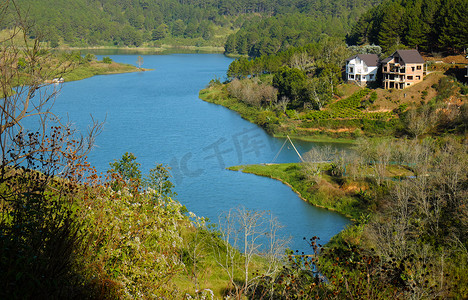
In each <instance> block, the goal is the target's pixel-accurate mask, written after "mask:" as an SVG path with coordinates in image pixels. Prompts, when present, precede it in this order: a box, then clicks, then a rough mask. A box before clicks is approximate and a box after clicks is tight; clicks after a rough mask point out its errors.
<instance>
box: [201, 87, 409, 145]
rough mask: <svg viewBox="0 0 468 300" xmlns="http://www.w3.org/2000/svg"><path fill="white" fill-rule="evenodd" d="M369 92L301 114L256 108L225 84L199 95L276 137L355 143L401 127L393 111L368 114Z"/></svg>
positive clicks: (268, 108) (370, 112)
mask: <svg viewBox="0 0 468 300" xmlns="http://www.w3.org/2000/svg"><path fill="white" fill-rule="evenodd" d="M369 93H370V92H369V90H358V91H357V92H356V91H355V90H352V91H351V92H350V94H349V95H344V96H343V97H342V98H341V99H339V100H337V101H335V102H333V103H332V104H330V105H329V107H326V108H325V109H323V110H319V111H317V110H310V111H304V112H298V111H294V110H286V111H283V110H281V109H278V108H275V107H273V106H271V107H256V106H252V105H249V104H247V103H245V102H243V101H239V100H238V99H235V98H233V97H231V96H229V93H228V91H227V86H226V85H224V84H215V85H212V86H210V87H208V88H206V89H204V90H201V91H200V94H199V97H200V98H201V99H202V100H203V101H206V102H210V103H214V104H218V105H222V106H224V107H226V108H229V109H231V110H234V111H236V112H237V113H239V114H240V115H241V117H242V118H244V119H246V120H248V121H250V122H252V123H255V124H257V125H259V126H261V127H262V128H263V129H265V130H266V131H267V132H268V133H270V134H272V135H274V136H278V137H281V136H286V135H289V136H290V137H295V138H301V139H304V140H307V141H318V142H345V143H352V142H353V140H355V139H356V138H359V137H361V136H368V137H375V136H388V135H393V134H394V133H395V131H396V130H397V129H398V128H399V126H400V123H401V122H400V120H399V118H398V116H397V115H396V114H394V113H393V112H390V111H385V112H381V111H376V112H373V111H369V112H368V111H366V110H364V109H362V108H360V103H361V101H364V100H365V99H366V98H367V97H370V96H369Z"/></svg>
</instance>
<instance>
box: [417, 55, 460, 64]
mask: <svg viewBox="0 0 468 300" xmlns="http://www.w3.org/2000/svg"><path fill="white" fill-rule="evenodd" d="M423 58H424V60H425V61H434V62H444V63H446V64H468V59H467V58H466V56H465V55H450V56H445V57H434V56H428V55H423Z"/></svg>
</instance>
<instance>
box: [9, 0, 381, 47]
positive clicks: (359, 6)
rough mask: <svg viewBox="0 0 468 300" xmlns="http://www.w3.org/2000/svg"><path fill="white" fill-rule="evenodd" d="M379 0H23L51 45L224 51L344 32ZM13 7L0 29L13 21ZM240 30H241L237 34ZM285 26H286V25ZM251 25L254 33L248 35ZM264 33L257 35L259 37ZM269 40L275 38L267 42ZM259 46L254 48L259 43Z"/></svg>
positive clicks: (34, 32)
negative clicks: (180, 43) (178, 43)
mask: <svg viewBox="0 0 468 300" xmlns="http://www.w3.org/2000/svg"><path fill="white" fill-rule="evenodd" d="M380 2H381V1H380V0H372V1H363V0H352V1H351V0H350V1H344V0H333V1H324V0H314V1H307V2H306V1H301V0H288V1H279V0H255V1H246V0H240V1H233V0H221V1H214V0H203V1H202V0H162V1H156V0H144V1H140V0H138V1H137V0H76V1H73V2H70V1H63V0H43V1H33V0H19V1H17V5H18V6H19V7H20V10H21V11H22V13H23V14H24V15H25V16H27V18H28V19H29V20H30V21H31V24H32V25H34V26H32V28H31V30H30V32H29V34H30V35H31V37H35V36H38V35H40V36H44V37H45V40H46V41H48V42H50V45H51V46H53V47H54V46H58V45H62V44H68V45H71V46H95V45H100V46H137V47H138V46H142V45H143V44H146V45H150V46H152V45H158V43H162V42H166V44H171V43H172V44H174V43H175V42H174V41H175V40H185V41H189V40H191V41H192V43H194V44H196V45H209V46H224V44H225V42H226V38H227V37H228V36H229V35H231V37H230V40H229V42H230V43H232V42H233V41H234V40H235V41H236V43H237V44H236V45H235V47H232V46H229V45H226V46H228V47H230V48H229V49H227V51H226V52H227V53H233V54H236V53H239V54H250V52H252V53H253V51H257V54H258V53H260V52H262V53H263V52H265V50H262V48H264V47H265V45H268V46H269V47H270V48H271V47H273V46H271V45H270V44H272V45H274V47H273V48H274V49H275V50H277V49H279V48H280V47H281V46H282V47H283V48H284V47H287V46H288V45H289V44H291V45H296V46H299V45H303V44H305V43H308V42H310V41H311V40H316V39H318V38H319V36H320V34H322V33H325V34H327V35H334V36H340V37H344V36H345V35H346V33H347V32H349V31H350V29H351V26H352V25H353V24H354V23H355V22H356V21H357V20H358V18H359V17H360V15H361V14H362V13H364V12H365V11H367V10H368V9H369V8H371V7H373V6H375V5H377V4H379V3H380ZM14 16H15V12H14V11H13V10H12V11H10V12H9V13H8V14H6V16H4V18H2V20H1V21H0V29H8V28H11V27H12V26H13V23H14ZM239 29H241V31H240V32H239V33H238V34H236V35H235V36H234V35H232V34H234V33H235V32H237V31H238V30H239ZM286 29H287V30H286ZM247 32H251V33H252V34H253V36H246V33H247ZM256 35H257V36H259V37H262V39H259V38H258V37H257V38H255V36H256ZM268 39H271V41H269V40H268ZM254 46H255V49H252V48H254Z"/></svg>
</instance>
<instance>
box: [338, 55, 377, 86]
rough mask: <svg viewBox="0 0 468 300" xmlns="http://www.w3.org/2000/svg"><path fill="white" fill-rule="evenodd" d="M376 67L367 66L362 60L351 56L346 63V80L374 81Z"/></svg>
mask: <svg viewBox="0 0 468 300" xmlns="http://www.w3.org/2000/svg"><path fill="white" fill-rule="evenodd" d="M377 69H378V68H377V66H375V67H368V66H367V65H366V64H365V63H364V61H362V60H360V59H358V58H353V59H351V60H350V61H349V62H348V63H347V65H346V77H347V80H351V81H360V82H367V81H375V80H376V77H377ZM371 78H372V79H371Z"/></svg>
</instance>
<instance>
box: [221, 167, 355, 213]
mask: <svg viewBox="0 0 468 300" xmlns="http://www.w3.org/2000/svg"><path fill="white" fill-rule="evenodd" d="M318 165H319V167H320V168H321V170H323V174H322V175H321V176H320V179H319V181H318V182H316V181H312V180H307V177H306V175H305V173H306V170H305V167H304V166H303V165H302V164H300V163H286V164H269V165H241V166H234V167H229V168H228V169H229V170H231V171H242V172H244V173H250V174H255V175H259V176H265V177H269V178H273V179H276V180H279V181H281V182H283V183H284V184H286V185H288V186H289V187H291V189H292V190H293V191H294V192H296V193H297V194H298V195H299V196H300V197H301V198H302V199H303V200H304V201H307V202H309V203H310V204H312V205H315V206H318V207H322V208H326V209H329V210H333V211H336V212H339V213H341V214H343V215H345V216H347V217H349V218H352V219H356V218H358V217H359V216H360V214H361V213H362V212H363V209H364V208H363V207H362V206H360V203H359V199H358V198H357V197H355V196H354V194H355V190H356V189H355V188H353V187H352V186H351V185H342V186H340V185H339V184H338V182H337V181H336V178H334V177H332V176H330V175H328V174H327V172H328V171H329V170H330V169H331V164H328V163H324V164H318Z"/></svg>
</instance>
